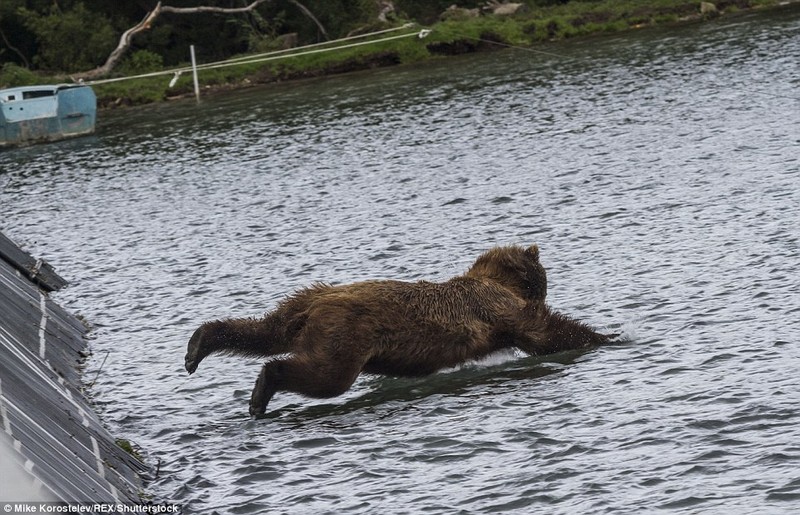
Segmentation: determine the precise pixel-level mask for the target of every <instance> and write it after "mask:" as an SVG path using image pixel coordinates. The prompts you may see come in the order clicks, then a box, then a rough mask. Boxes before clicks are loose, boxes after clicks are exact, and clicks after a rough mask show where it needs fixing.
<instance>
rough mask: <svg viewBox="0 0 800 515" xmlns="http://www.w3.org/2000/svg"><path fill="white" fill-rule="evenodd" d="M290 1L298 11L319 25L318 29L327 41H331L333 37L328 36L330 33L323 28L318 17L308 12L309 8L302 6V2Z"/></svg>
mask: <svg viewBox="0 0 800 515" xmlns="http://www.w3.org/2000/svg"><path fill="white" fill-rule="evenodd" d="M289 1H290V2H292V3H293V4H294V5H296V6H297V8H298V9H300V10H301V11H303V14H305V15H306V16H308V17H309V18H311V20H312V21H313V22H314V23H316V24H317V27H319V31H320V32H322V35H323V36H325V39H327V40H330V39H331V37H330V36H328V32H327V31H326V30H325V27H323V26H322V24H321V23H320V22H319V20H318V19H317V17H316V16H314V13H312V12H311V11H309V10H308V8H307V7H306V6H305V5H303V4H301V3H300V2H298V1H297V0H289Z"/></svg>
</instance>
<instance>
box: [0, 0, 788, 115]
mask: <svg viewBox="0 0 800 515" xmlns="http://www.w3.org/2000/svg"><path fill="white" fill-rule="evenodd" d="M779 3H781V2H779V1H778V0H720V1H717V2H715V3H713V4H709V3H706V2H699V1H686V0H650V1H636V0H601V1H592V2H581V1H572V2H569V3H567V4H564V5H557V6H549V7H537V8H528V9H526V10H524V12H521V13H517V14H514V15H507V16H500V15H481V16H475V13H474V12H473V13H470V12H468V11H466V10H457V11H453V12H450V13H449V14H448V16H447V18H446V19H445V20H443V21H440V22H438V23H436V24H434V25H432V26H430V27H428V28H430V29H431V32H430V33H429V34H428V35H427V36H426V37H425V38H419V37H416V36H415V35H414V36H413V37H407V38H402V39H395V40H391V41H383V42H374V43H371V44H369V45H363V46H358V47H354V48H347V49H337V50H334V51H330V52H322V53H314V54H306V55H296V56H291V55H290V56H286V57H281V58H280V59H272V60H268V61H264V62H259V63H250V64H238V65H236V66H230V67H224V68H218V69H209V70H201V71H200V73H199V81H200V84H201V88H203V89H205V90H209V89H211V90H219V89H234V88H240V87H247V86H251V85H253V84H263V83H271V82H277V81H286V80H294V79H301V78H308V77H318V76H323V75H330V74H336V73H345V72H350V71H356V70H362V69H368V68H375V67H383V66H392V65H397V64H404V63H412V62H416V61H420V60H424V59H431V58H437V57H438V58H441V57H442V56H446V55H455V54H462V53H468V52H476V51H483V50H490V49H497V48H502V47H503V45H513V46H522V47H537V46H538V47H540V48H543V49H544V48H545V47H544V46H545V45H547V43H548V42H550V41H557V40H563V39H567V38H575V37H582V36H588V35H596V34H602V33H611V32H620V31H626V30H634V29H642V28H646V27H651V26H656V25H663V24H674V23H687V22H699V21H703V20H706V19H710V18H715V17H717V16H724V15H729V14H731V13H736V12H740V11H742V10H749V9H754V8H763V7H770V6H776V5H779ZM783 3H785V2H783ZM795 3H797V2H795ZM382 28H385V27H382ZM420 28H421V27H415V28H409V29H407V30H406V31H405V33H412V32H413V33H414V34H416V33H418V32H419V30H420ZM394 34H403V32H399V33H393V34H392V35H394ZM376 39H380V38H376ZM322 48H324V47H322ZM316 49H319V47H316ZM199 58H200V60H201V61H202V55H200V56H199ZM138 71H144V70H138ZM146 71H152V70H146ZM6 73H8V71H6ZM16 73H21V72H20V71H19V70H16ZM27 73H30V72H27ZM30 75H31V76H32V78H28V80H26V78H25V77H14V78H13V79H14V82H15V83H16V84H17V85H19V83H20V82H53V78H44V77H36V76H33V74H30ZM128 75H134V74H133V73H129V74H128ZM3 79H6V80H3ZM170 79H171V76H166V75H162V76H158V77H152V78H142V79H129V80H123V81H119V82H113V83H106V84H97V85H95V86H94V89H95V92H96V93H97V96H98V103H99V105H100V107H106V108H108V107H114V106H121V105H137V104H146V103H151V102H159V101H163V100H167V99H171V98H179V97H183V96H186V95H192V94H193V86H192V79H191V74H190V73H184V74H182V75H181V76H180V77H179V78H178V80H177V82H176V83H175V84H174V85H173V86H172V87H169V82H170ZM8 82H9V80H8V78H7V77H3V76H0V84H3V83H8Z"/></svg>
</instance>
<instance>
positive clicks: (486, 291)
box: [186, 245, 611, 416]
mask: <svg viewBox="0 0 800 515" xmlns="http://www.w3.org/2000/svg"><path fill="white" fill-rule="evenodd" d="M546 295H547V275H546V273H545V270H544V267H542V265H541V264H540V263H539V249H538V247H537V246H536V245H533V246H531V247H528V248H523V247H518V246H507V247H498V248H494V249H492V250H489V251H487V252H486V253H484V254H483V255H481V256H480V257H479V258H478V260H477V261H476V262H475V264H473V265H472V267H471V268H470V269H469V270H468V271H467V273H465V274H464V275H461V276H458V277H454V278H453V279H450V280H448V281H446V282H443V283H433V282H428V281H419V282H415V283H409V282H403V281H391V280H385V281H365V282H359V283H354V284H345V285H341V286H330V285H327V284H316V285H313V286H311V287H308V288H305V289H302V290H299V291H298V292H296V293H295V294H294V295H291V296H290V297H288V298H286V299H285V300H283V301H282V302H281V303H280V304H279V305H278V307H277V308H276V309H275V310H274V311H272V312H271V313H268V314H267V315H266V316H265V317H264V318H258V319H256V318H240V319H230V320H219V321H214V322H207V323H205V324H203V325H201V326H200V327H199V328H198V329H197V330H196V331H195V332H194V334H193V335H192V337H191V339H190V340H189V345H188V349H187V353H186V370H187V371H188V372H189V373H190V374H192V373H193V372H194V371H195V370H197V366H198V365H199V364H200V362H201V361H202V360H203V358H205V357H206V356H208V355H209V354H213V353H226V354H240V355H243V356H279V357H277V358H274V359H272V360H270V361H267V362H266V363H265V364H264V366H263V368H262V369H261V374H260V375H259V376H258V380H257V381H256V385H255V388H254V389H253V394H252V397H251V399H250V414H251V415H254V416H255V415H260V414H263V413H264V412H265V411H266V407H267V403H268V402H269V401H270V399H271V398H272V396H273V395H274V394H275V392H278V391H292V392H297V393H300V394H303V395H306V396H309V397H317V398H327V397H335V396H337V395H341V394H342V393H344V392H346V391H347V390H348V389H349V388H350V386H351V385H352V384H353V382H354V381H355V380H356V377H358V375H359V374H360V373H361V372H367V373H372V374H385V375H392V376H424V375H428V374H432V373H433V372H436V371H437V370H440V369H443V368H448V367H453V366H455V365H458V364H460V363H464V362H465V361H467V360H472V359H478V358H481V357H484V356H486V355H488V354H490V353H492V352H494V351H497V350H499V349H503V348H508V347H517V348H519V349H521V350H522V351H524V352H526V353H528V354H533V355H542V354H550V353H554V352H559V351H563V350H569V349H582V348H589V347H593V346H597V345H601V344H603V343H607V342H608V341H609V340H610V338H611V336H608V335H603V334H600V333H597V332H595V331H594V330H593V329H592V328H590V327H589V326H587V325H585V324H583V323H581V322H578V321H576V320H573V319H571V318H569V317H567V316H564V315H561V314H558V313H555V312H553V311H551V310H550V309H549V307H548V306H547V305H546V304H545V296H546Z"/></svg>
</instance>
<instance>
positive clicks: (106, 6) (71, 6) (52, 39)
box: [0, 0, 777, 106]
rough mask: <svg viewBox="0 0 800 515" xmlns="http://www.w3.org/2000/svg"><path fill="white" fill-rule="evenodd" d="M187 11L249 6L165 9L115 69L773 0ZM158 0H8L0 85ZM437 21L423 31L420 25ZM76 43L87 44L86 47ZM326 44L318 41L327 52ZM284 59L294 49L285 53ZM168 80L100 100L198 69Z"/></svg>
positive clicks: (176, 90) (453, 44) (611, 26)
mask: <svg viewBox="0 0 800 515" xmlns="http://www.w3.org/2000/svg"><path fill="white" fill-rule="evenodd" d="M169 3H170V5H171V6H175V7H176V8H178V9H181V8H186V7H196V6H199V5H207V6H212V5H213V6H215V7H222V8H236V9H242V8H243V7H245V6H247V5H250V6H251V7H252V6H253V4H258V5H257V6H255V7H254V8H252V9H251V10H249V11H246V12H240V13H237V14H228V13H195V14H170V13H165V14H163V15H161V16H160V17H159V18H158V19H156V20H154V21H152V23H149V24H147V30H144V31H143V32H141V33H138V34H136V36H135V37H132V38H131V45H130V48H128V49H126V52H125V55H124V56H123V58H122V60H121V61H120V64H119V66H117V67H115V68H114V69H113V71H112V72H111V73H110V74H109V75H108V77H112V78H113V77H130V76H134V75H139V74H144V73H148V72H158V71H161V70H167V69H174V68H176V67H185V66H186V65H187V62H188V56H189V55H188V54H189V45H194V46H195V47H196V49H197V56H198V60H199V62H200V63H209V62H214V61H221V60H225V59H230V58H232V57H235V56H241V55H249V54H254V53H264V52H269V51H276V50H280V49H285V48H287V47H295V46H298V45H299V46H304V45H309V44H318V43H324V42H325V41H326V40H327V39H338V38H342V37H347V36H352V35H357V34H364V33H370V32H373V31H378V30H384V29H388V28H392V27H400V26H403V25H405V24H408V23H411V22H413V23H414V26H413V27H409V28H407V29H403V30H402V31H398V32H393V33H386V34H384V35H383V36H375V37H374V38H373V39H381V38H382V37H386V36H393V35H398V34H401V35H402V34H410V35H411V34H413V36H414V37H406V38H400V39H393V40H390V41H383V42H375V43H372V44H369V45H362V46H358V47H353V48H348V49H339V50H335V51H332V52H320V53H314V54H306V55H296V56H293V55H292V53H291V52H288V53H286V54H282V58H281V59H277V58H275V59H271V60H267V61H263V62H254V63H250V64H243V65H237V66H231V67H224V68H216V69H209V70H203V71H202V72H201V75H200V81H201V83H202V84H203V86H204V87H238V86H242V85H247V84H253V83H263V82H272V81H279V80H288V79H294V78H302V77H311V76H318V75H324V74H330V73H340V72H346V71H352V70H358V69H364V68H370V67H376V66H387V65H394V64H401V63H409V62H414V61H418V60H422V59H427V58H430V57H434V56H440V55H449V54H458V53H465V52H472V51H479V50H484V49H492V48H499V47H502V46H503V45H514V46H532V45H538V44H542V43H545V42H547V41H552V40H559V39H564V38H570V37H576V36H582V35H589V34H597V33H605V32H616V31H622V30H629V29H631V28H641V27H646V26H651V25H656V24H662V23H670V22H678V21H683V20H702V19H704V18H709V17H713V16H717V15H719V14H721V13H729V12H733V11H737V10H741V9H748V8H753V7H759V6H764V5H772V4H776V3H777V2H776V1H775V0H720V1H717V2H716V3H715V4H710V3H706V2H700V1H687V0H648V1H643V0H572V1H570V0H525V1H524V2H519V3H520V4H521V5H519V6H517V9H515V12H514V13H513V14H510V15H508V14H507V15H500V14H494V13H493V11H494V8H496V7H497V6H498V5H499V4H500V3H499V2H497V1H494V2H486V1H485V0H484V1H476V0H463V1H459V2H458V6H459V8H458V9H452V8H449V7H450V6H451V5H453V0H441V1H440V0H394V1H393V2H390V1H386V0H303V1H302V2H299V1H297V0H269V1H265V0H262V1H261V2H252V1H251V0H171V1H169ZM157 5H158V6H161V4H160V3H157V2H156V1H155V0H137V1H133V2H123V3H120V2H118V1H116V0H33V1H31V0H3V1H2V3H0V63H2V65H1V67H0V87H10V86H17V85H27V84H35V83H47V82H65V81H66V82H68V81H70V80H71V79H70V78H71V77H74V76H75V75H79V74H80V73H81V72H85V71H87V70H90V69H92V68H95V67H98V66H100V65H101V64H102V63H103V62H104V61H105V60H106V59H107V57H108V56H109V54H110V53H111V52H112V51H113V50H114V49H115V47H117V44H118V41H120V35H122V34H123V33H124V32H125V31H126V30H128V29H130V28H131V27H133V26H135V25H137V24H138V23H140V22H141V21H142V20H143V19H144V17H145V16H146V15H148V13H152V12H153V9H154V8H156V6H157ZM423 27H427V28H430V29H432V30H431V32H430V33H429V34H428V35H427V36H426V37H425V38H419V37H416V34H417V33H418V32H419V31H420V29H421V28H423ZM76 42H78V43H76ZM321 48H325V47H324V46H323V47H315V49H317V50H319V49H321ZM284 56H285V57H284ZM170 78H171V77H168V76H155V77H150V78H139V79H135V80H123V81H118V82H109V83H101V84H97V85H95V91H96V92H97V94H98V98H99V100H100V103H101V105H105V106H109V105H116V104H140V103H147V102H153V101H159V100H163V99H166V98H170V97H174V96H180V95H184V94H189V93H191V90H192V82H191V77H190V74H188V73H185V74H182V75H181V76H180V78H179V79H178V80H177V82H176V83H175V84H174V85H173V86H172V87H169V82H170Z"/></svg>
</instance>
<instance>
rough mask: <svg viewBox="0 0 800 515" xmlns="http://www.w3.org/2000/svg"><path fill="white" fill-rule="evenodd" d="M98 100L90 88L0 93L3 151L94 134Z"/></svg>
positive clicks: (38, 87)
mask: <svg viewBox="0 0 800 515" xmlns="http://www.w3.org/2000/svg"><path fill="white" fill-rule="evenodd" d="M96 117H97V97H96V96H95V94H94V91H93V90H92V88H91V87H89V86H72V85H66V86H28V87H24V88H12V89H5V90H0V148H1V147H12V146H20V145H29V144H33V143H41V142H47V141H58V140H62V139H66V138H71V137H76V136H83V135H86V134H92V133H93V132H94V129H95V122H96Z"/></svg>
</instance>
